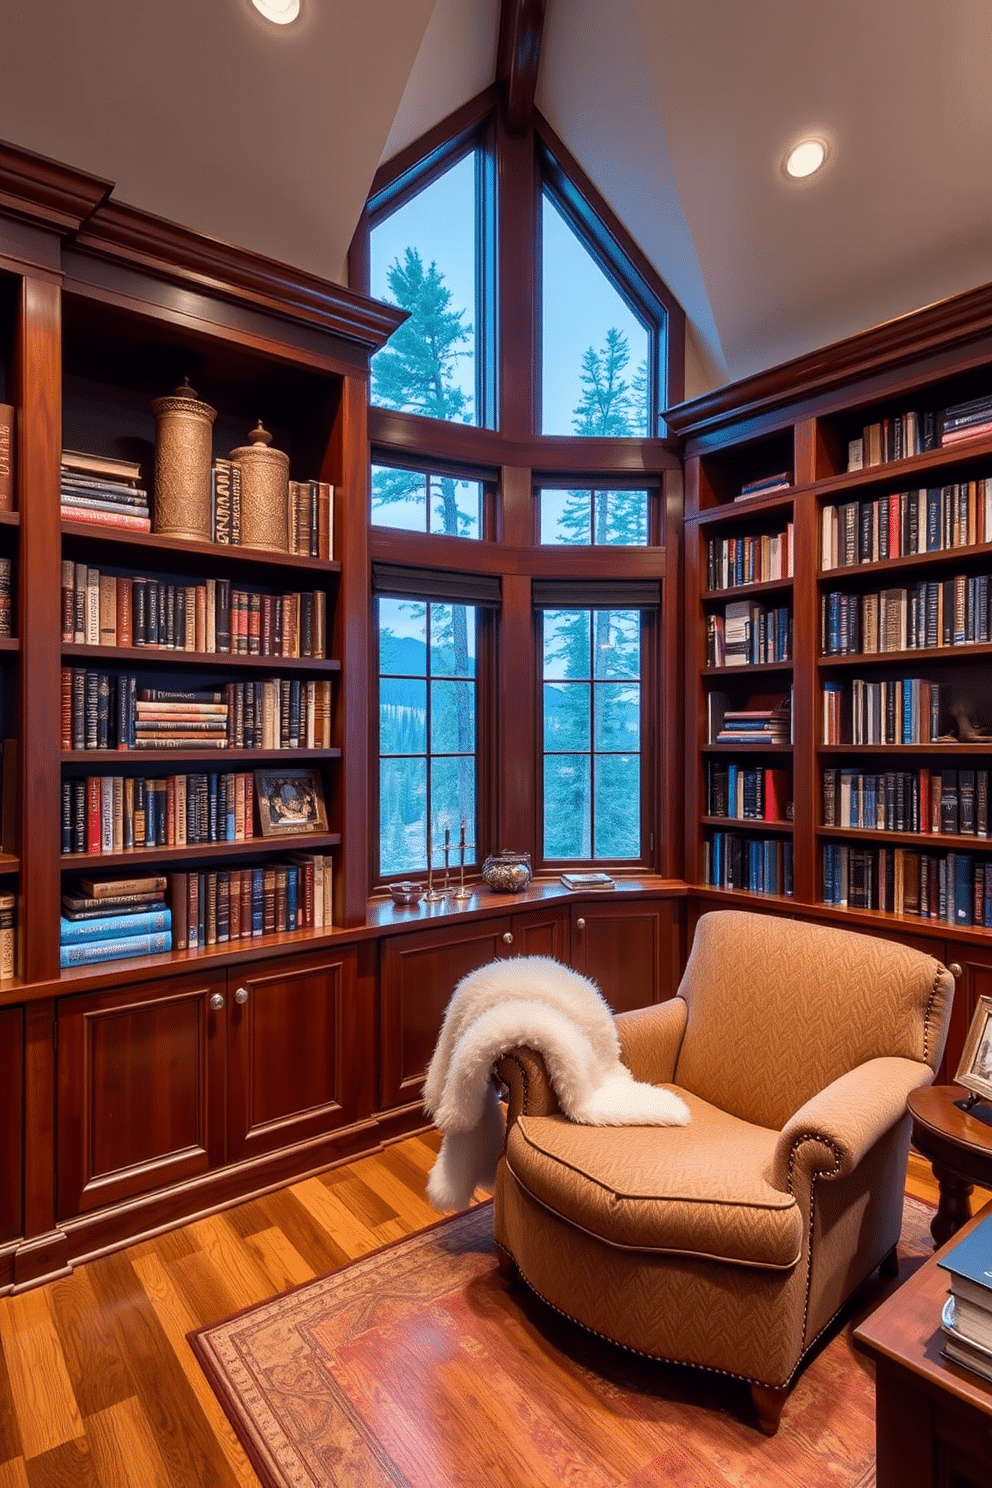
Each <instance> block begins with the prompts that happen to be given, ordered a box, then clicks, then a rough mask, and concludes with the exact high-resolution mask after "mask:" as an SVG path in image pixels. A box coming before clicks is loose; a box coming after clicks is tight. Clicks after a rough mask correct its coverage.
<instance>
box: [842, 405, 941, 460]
mask: <svg viewBox="0 0 992 1488" xmlns="http://www.w3.org/2000/svg"><path fill="white" fill-rule="evenodd" d="M938 442H939V435H938V432H937V414H936V413H933V412H928V413H923V414H920V413H917V412H916V411H915V410H913V409H911V410H909V411H908V412H906V413H899V414H895V415H893V416H892V417H887V418H881V419H875V420H873V422H872V423H870V424H865V425H864V426H863V427H862V430H861V433H860V435H858V436H857V437H856V438H854V439H849V440H848V444H847V468H848V470H864V469H867V468H868V467H869V466H872V465H887V464H888V463H889V461H890V460H907V459H909V458H910V457H911V456H913V455H919V454H922V453H923V452H924V451H925V450H931V449H936V448H937V447H938Z"/></svg>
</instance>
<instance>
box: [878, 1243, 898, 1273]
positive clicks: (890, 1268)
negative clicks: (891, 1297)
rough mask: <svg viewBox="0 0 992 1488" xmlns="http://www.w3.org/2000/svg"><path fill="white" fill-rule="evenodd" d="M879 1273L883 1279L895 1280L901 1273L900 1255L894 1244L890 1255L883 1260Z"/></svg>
mask: <svg viewBox="0 0 992 1488" xmlns="http://www.w3.org/2000/svg"><path fill="white" fill-rule="evenodd" d="M878 1274H879V1276H880V1278H881V1279H882V1281H895V1279H896V1277H897V1276H898V1275H899V1256H898V1253H897V1251H896V1248H895V1246H894V1245H893V1247H892V1249H891V1250H890V1251H889V1253H888V1255H887V1256H885V1257H884V1259H883V1260H882V1263H881V1265H880V1266H879V1268H878Z"/></svg>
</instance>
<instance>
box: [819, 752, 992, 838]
mask: <svg viewBox="0 0 992 1488" xmlns="http://www.w3.org/2000/svg"><path fill="white" fill-rule="evenodd" d="M822 803H823V825H824V826H825V827H855V828H857V829H858V830H859V831H878V832H929V833H931V834H934V835H943V836H962V837H988V835H989V772H988V770H951V769H948V770H940V771H939V772H936V771H931V770H930V769H929V768H928V767H927V766H925V765H923V766H921V767H920V768H919V769H918V770H883V771H880V772H877V773H876V772H874V771H870V770H860V769H857V768H853V767H852V768H843V769H827V770H824V772H823V778H822Z"/></svg>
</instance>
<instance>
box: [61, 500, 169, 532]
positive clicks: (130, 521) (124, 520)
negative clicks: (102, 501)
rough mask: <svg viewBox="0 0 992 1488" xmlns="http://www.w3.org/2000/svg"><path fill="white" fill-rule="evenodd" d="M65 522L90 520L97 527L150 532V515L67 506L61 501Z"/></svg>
mask: <svg viewBox="0 0 992 1488" xmlns="http://www.w3.org/2000/svg"><path fill="white" fill-rule="evenodd" d="M62 518H63V521H66V522H92V523H95V524H96V525H97V526H98V527H126V528H127V529H128V530H129V531H130V532H151V530H152V523H151V518H150V517H132V516H130V515H129V514H128V513H127V512H123V511H121V512H108V511H98V510H97V509H96V508H95V507H83V506H69V505H67V504H66V503H65V502H63V503H62Z"/></svg>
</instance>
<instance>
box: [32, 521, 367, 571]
mask: <svg viewBox="0 0 992 1488" xmlns="http://www.w3.org/2000/svg"><path fill="white" fill-rule="evenodd" d="M15 515H16V514H15ZM61 529H62V536H63V538H68V539H71V540H72V547H73V550H74V551H75V549H76V548H77V547H79V548H83V547H84V546H89V545H92V546H93V547H94V548H95V549H99V550H100V551H101V552H102V553H106V554H110V553H115V554H116V553H118V552H119V553H121V554H122V555H126V553H127V552H128V551H133V552H135V553H140V554H141V555H142V556H143V558H144V559H145V560H147V559H149V557H150V558H152V560H153V561H158V560H163V561H164V560H168V561H170V562H174V563H177V564H178V565H179V566H180V567H182V568H185V569H188V570H190V571H191V572H198V571H200V569H201V568H202V567H203V566H204V564H205V565H206V567H207V569H208V570H212V569H225V570H227V569H230V570H232V571H234V572H237V573H240V574H243V573H245V572H247V571H253V572H258V573H259V574H263V573H267V572H272V573H275V572H285V573H287V574H294V573H295V574H296V575H297V576H298V577H302V576H304V575H308V576H311V577H313V576H314V575H319V576H320V577H321V578H325V579H334V578H336V577H337V576H338V575H339V574H340V572H341V564H340V563H339V562H337V561H336V560H335V559H327V558H313V557H301V556H299V555H297V554H295V553H271V552H266V551H264V550H262V549H258V548H245V547H241V546H238V545H235V546H233V547H232V546H230V545H228V544H225V543H215V542H209V543H208V542H193V541H187V540H185V539H183V540H180V539H178V538H169V537H164V536H162V535H161V534H159V533H156V532H131V531H128V530H125V529H119V530H116V529H115V528H113V527H101V526H97V525H96V524H94V523H92V522H69V521H62V523H61ZM115 561H119V560H117V559H115Z"/></svg>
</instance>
